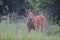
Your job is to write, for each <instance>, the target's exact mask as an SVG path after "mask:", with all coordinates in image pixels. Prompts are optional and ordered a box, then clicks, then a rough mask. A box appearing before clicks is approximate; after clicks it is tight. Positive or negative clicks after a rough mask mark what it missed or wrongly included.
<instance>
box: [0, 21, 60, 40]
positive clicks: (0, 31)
mask: <svg viewBox="0 0 60 40" xmlns="http://www.w3.org/2000/svg"><path fill="white" fill-rule="evenodd" d="M51 26H52V27H53V30H54V29H55V27H57V26H56V25H55V26H53V25H51ZM55 30H56V29H55ZM55 30H54V31H55ZM54 31H53V32H54ZM0 40H60V36H59V35H56V36H53V35H47V34H46V33H41V31H40V30H38V32H34V31H33V30H32V31H31V33H28V32H27V27H26V24H25V23H22V22H20V23H19V24H13V23H11V24H10V23H9V21H7V22H6V21H3V22H2V23H0Z"/></svg>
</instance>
